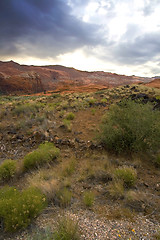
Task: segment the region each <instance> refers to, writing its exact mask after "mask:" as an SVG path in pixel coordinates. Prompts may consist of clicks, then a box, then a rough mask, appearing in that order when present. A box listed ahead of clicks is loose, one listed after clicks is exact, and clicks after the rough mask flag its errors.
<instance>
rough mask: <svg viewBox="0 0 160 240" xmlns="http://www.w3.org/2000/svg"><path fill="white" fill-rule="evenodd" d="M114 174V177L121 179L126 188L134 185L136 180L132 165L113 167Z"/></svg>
mask: <svg viewBox="0 0 160 240" xmlns="http://www.w3.org/2000/svg"><path fill="white" fill-rule="evenodd" d="M114 176H115V178H116V179H118V180H121V181H123V183H124V186H125V187H127V188H130V187H132V186H134V185H135V183H136V180H137V172H136V170H135V169H134V168H132V167H126V166H124V167H119V168H117V169H115V171H114Z"/></svg>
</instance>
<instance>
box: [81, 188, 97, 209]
mask: <svg viewBox="0 0 160 240" xmlns="http://www.w3.org/2000/svg"><path fill="white" fill-rule="evenodd" d="M94 198H95V196H94V193H93V192H91V191H86V192H84V195H83V202H84V204H85V206H86V207H92V206H93V204H94Z"/></svg>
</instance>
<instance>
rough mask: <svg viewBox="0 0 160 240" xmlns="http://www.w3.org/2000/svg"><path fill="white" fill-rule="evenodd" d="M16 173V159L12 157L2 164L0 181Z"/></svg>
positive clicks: (0, 166)
mask: <svg viewBox="0 0 160 240" xmlns="http://www.w3.org/2000/svg"><path fill="white" fill-rule="evenodd" d="M15 173H16V161H13V160H11V159H6V160H5V161H4V162H3V163H2V164H1V165H0V181H1V180H9V179H10V178H12V177H13V176H14V175H15Z"/></svg>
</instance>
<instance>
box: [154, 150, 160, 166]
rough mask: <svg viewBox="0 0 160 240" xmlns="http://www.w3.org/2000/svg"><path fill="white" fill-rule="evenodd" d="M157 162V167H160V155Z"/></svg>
mask: <svg viewBox="0 0 160 240" xmlns="http://www.w3.org/2000/svg"><path fill="white" fill-rule="evenodd" d="M155 162H156V165H157V166H158V167H160V153H159V154H158V155H157V157H156V161H155Z"/></svg>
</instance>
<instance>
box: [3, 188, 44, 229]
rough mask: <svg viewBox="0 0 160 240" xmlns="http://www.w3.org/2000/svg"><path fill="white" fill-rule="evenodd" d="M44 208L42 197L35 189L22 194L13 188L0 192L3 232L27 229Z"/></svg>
mask: <svg viewBox="0 0 160 240" xmlns="http://www.w3.org/2000/svg"><path fill="white" fill-rule="evenodd" d="M45 206H46V199H45V197H44V195H42V194H41V193H40V192H39V190H37V189H35V188H29V189H27V190H24V191H23V192H20V191H18V190H17V189H15V188H13V187H4V188H2V189H1V190H0V219H1V221H2V223H1V224H2V226H3V225H4V230H5V231H9V232H14V231H16V230H18V229H21V228H25V227H27V226H28V225H29V224H30V222H31V219H32V218H35V217H37V215H38V214H39V213H40V212H41V211H42V210H43V209H44V207H45Z"/></svg>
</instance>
